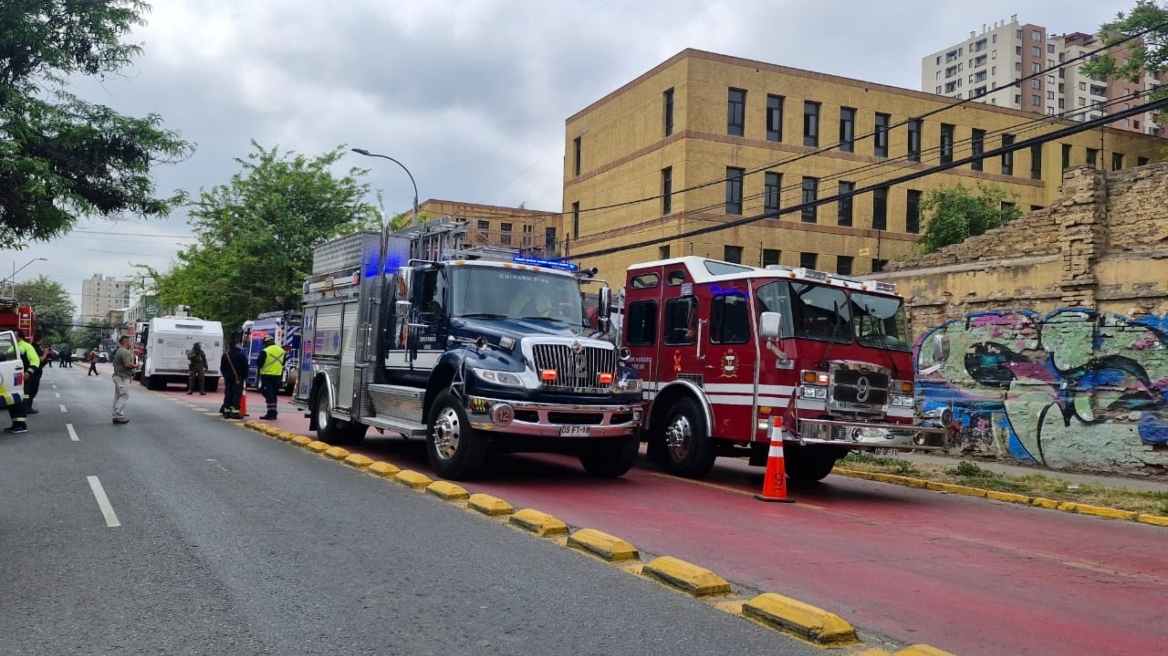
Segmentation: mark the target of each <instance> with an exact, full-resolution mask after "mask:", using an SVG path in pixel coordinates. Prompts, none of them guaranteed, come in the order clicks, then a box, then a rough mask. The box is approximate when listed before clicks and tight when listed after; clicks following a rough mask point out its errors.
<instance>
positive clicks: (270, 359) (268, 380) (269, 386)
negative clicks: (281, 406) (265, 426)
mask: <svg viewBox="0 0 1168 656" xmlns="http://www.w3.org/2000/svg"><path fill="white" fill-rule="evenodd" d="M284 356H285V353H284V349H282V348H280V347H279V346H277V345H276V340H275V339H274V338H272V337H265V338H264V349H263V350H262V351H260V357H259V358H258V359H256V368H257V369H258V373H259V377H260V393H261V394H263V395H264V401H266V402H267V404H268V413H267V414H265V415H264V416H262V417H260V419H275V418H276V392H277V391H278V390H279V389H280V380H281V377H282V375H283V373H284Z"/></svg>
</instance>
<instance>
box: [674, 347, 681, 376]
mask: <svg viewBox="0 0 1168 656" xmlns="http://www.w3.org/2000/svg"><path fill="white" fill-rule="evenodd" d="M673 371H674V372H675V373H680V372H681V351H674V352H673Z"/></svg>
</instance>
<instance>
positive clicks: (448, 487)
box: [426, 481, 470, 501]
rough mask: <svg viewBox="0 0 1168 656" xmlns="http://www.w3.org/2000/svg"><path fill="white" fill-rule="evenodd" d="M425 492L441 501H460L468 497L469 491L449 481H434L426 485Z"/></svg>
mask: <svg viewBox="0 0 1168 656" xmlns="http://www.w3.org/2000/svg"><path fill="white" fill-rule="evenodd" d="M426 492H427V493H429V494H433V495H434V496H436V497H438V498H439V499H442V500H443V501H460V500H462V499H466V498H468V497H470V492H467V491H466V488H464V487H461V486H458V485H455V484H454V483H451V482H450V481H434V482H433V483H431V484H429V485H428V486H426Z"/></svg>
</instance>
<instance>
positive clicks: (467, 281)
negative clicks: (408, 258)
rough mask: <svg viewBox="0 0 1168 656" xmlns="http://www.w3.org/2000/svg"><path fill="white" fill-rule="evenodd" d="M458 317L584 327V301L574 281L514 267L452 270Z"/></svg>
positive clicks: (477, 267) (457, 268)
mask: <svg viewBox="0 0 1168 656" xmlns="http://www.w3.org/2000/svg"><path fill="white" fill-rule="evenodd" d="M451 295H452V299H451V300H452V304H453V308H452V312H451V315H452V316H455V317H479V318H493V319H527V320H544V321H555V322H560V323H565V324H569V325H572V326H585V325H587V324H586V323H585V318H584V299H583V298H582V297H581V295H580V286H579V285H578V284H577V283H576V279H575V278H571V277H569V276H564V275H557V274H553V273H544V272H540V271H524V270H520V269H515V268H507V269H504V268H499V267H485V266H471V265H467V266H458V267H453V269H452V294H451Z"/></svg>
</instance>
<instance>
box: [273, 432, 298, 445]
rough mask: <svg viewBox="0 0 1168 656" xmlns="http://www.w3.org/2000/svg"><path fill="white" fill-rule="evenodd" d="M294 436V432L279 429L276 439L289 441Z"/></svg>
mask: <svg viewBox="0 0 1168 656" xmlns="http://www.w3.org/2000/svg"><path fill="white" fill-rule="evenodd" d="M294 437H296V433H293V432H290V431H280V434H279V435H277V436H276V439H277V440H280V441H281V442H291V441H292V438H294Z"/></svg>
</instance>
